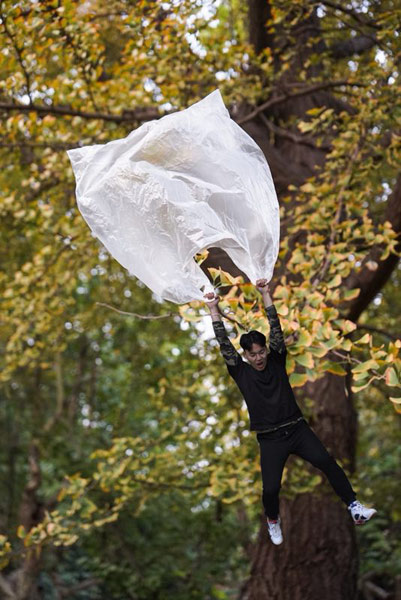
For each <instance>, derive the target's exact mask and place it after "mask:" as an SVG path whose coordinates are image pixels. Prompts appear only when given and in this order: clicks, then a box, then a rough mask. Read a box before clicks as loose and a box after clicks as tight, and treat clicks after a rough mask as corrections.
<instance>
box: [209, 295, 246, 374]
mask: <svg viewBox="0 0 401 600" xmlns="http://www.w3.org/2000/svg"><path fill="white" fill-rule="evenodd" d="M205 298H207V300H206V301H205V303H206V304H207V306H208V308H209V310H210V315H211V317H212V325H213V330H214V334H215V336H216V339H217V341H218V343H219V346H220V352H221V354H222V356H223V358H224V360H225V361H226V363H227V365H229V366H231V367H234V366H235V365H238V364H239V363H240V362H241V361H242V358H241V356H240V355H239V354H238V352H237V351H236V349H235V348H234V346H233V345H232V343H231V342H230V340H229V338H228V335H227V331H226V328H225V327H224V324H223V321H222V319H221V314H220V312H219V306H218V305H219V297H218V296H215V295H214V294H213V293H209V294H205Z"/></svg>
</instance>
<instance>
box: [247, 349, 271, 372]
mask: <svg viewBox="0 0 401 600" xmlns="http://www.w3.org/2000/svg"><path fill="white" fill-rule="evenodd" d="M244 355H245V358H246V359H247V361H248V362H249V364H250V365H251V366H252V367H253V368H254V369H256V370H257V371H263V369H264V368H265V366H266V363H267V348H266V346H259V344H252V347H251V349H250V350H244Z"/></svg>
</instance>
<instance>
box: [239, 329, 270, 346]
mask: <svg viewBox="0 0 401 600" xmlns="http://www.w3.org/2000/svg"><path fill="white" fill-rule="evenodd" d="M239 344H240V346H241V348H242V349H243V350H250V349H251V348H252V345H253V344H258V345H259V346H266V337H265V336H264V335H263V333H260V331H255V330H253V331H248V333H243V334H242V335H241V337H240V340H239Z"/></svg>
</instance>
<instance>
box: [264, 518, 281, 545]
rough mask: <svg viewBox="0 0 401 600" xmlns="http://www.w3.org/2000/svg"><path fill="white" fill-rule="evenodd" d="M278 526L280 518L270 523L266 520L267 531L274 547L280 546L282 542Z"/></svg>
mask: <svg viewBox="0 0 401 600" xmlns="http://www.w3.org/2000/svg"><path fill="white" fill-rule="evenodd" d="M280 524H281V519H280V517H278V518H277V520H276V521H271V520H269V519H267V530H268V532H269V535H270V539H271V541H272V542H273V544H275V545H276V546H278V545H279V544H281V543H282V541H283V534H282V533H281V526H280Z"/></svg>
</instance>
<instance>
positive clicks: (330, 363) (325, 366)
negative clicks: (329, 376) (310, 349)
mask: <svg viewBox="0 0 401 600" xmlns="http://www.w3.org/2000/svg"><path fill="white" fill-rule="evenodd" d="M320 369H321V370H322V371H328V372H329V373H333V375H346V374H347V371H346V370H345V369H344V367H342V366H341V364H340V363H338V362H336V361H334V360H325V361H323V362H322V363H321V365H320Z"/></svg>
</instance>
